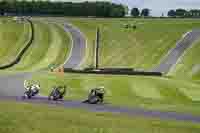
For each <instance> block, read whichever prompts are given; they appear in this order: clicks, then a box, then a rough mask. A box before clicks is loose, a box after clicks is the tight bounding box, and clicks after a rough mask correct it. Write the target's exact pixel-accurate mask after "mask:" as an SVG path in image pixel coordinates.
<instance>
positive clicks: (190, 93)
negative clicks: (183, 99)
mask: <svg viewBox="0 0 200 133" xmlns="http://www.w3.org/2000/svg"><path fill="white" fill-rule="evenodd" d="M179 90H180V91H181V92H183V93H184V94H185V95H186V96H187V97H189V98H190V99H191V100H192V101H200V89H189V88H180V89H179Z"/></svg>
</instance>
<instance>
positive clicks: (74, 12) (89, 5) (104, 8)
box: [0, 0, 127, 17]
mask: <svg viewBox="0 0 200 133" xmlns="http://www.w3.org/2000/svg"><path fill="white" fill-rule="evenodd" d="M126 8H127V7H125V6H123V5H121V4H115V3H111V2H80V3H72V2H50V1H34V0H32V1H16V0H13V1H10V2H9V1H7V0H4V1H0V13H1V15H4V14H10V15H59V16H83V17H85V16H95V17H124V16H125V14H126Z"/></svg>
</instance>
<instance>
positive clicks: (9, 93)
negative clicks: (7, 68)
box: [0, 23, 200, 123]
mask: <svg viewBox="0 0 200 133" xmlns="http://www.w3.org/2000/svg"><path fill="white" fill-rule="evenodd" d="M64 29H65V30H66V31H68V32H70V33H71V35H72V39H73V48H72V53H71V56H70V58H69V60H67V61H66V63H65V67H67V68H70V67H72V68H75V67H77V66H78V65H79V64H80V63H81V61H82V59H83V58H84V56H83V54H84V52H85V51H84V50H85V49H84V48H85V46H83V45H85V44H84V42H85V40H84V37H83V36H82V34H81V33H80V31H79V30H77V29H76V28H73V26H72V25H70V24H68V23H66V24H65V25H64ZM197 35H199V32H197V34H196V32H195V34H193V33H192V34H191V35H190V36H188V37H187V38H188V39H189V40H193V38H197ZM193 36H194V37H193ZM183 42H185V41H183ZM186 42H188V43H190V42H191V41H187V39H186ZM178 44H179V43H178ZM184 44H187V43H184ZM83 47H84V48H83ZM186 48H187V47H186ZM186 48H185V47H183V48H182V47H180V46H177V48H176V49H183V50H182V51H184V50H185V49H186ZM172 51H173V50H172ZM172 53H173V52H172ZM176 57H177V56H176ZM164 68H168V67H164ZM156 70H160V69H156ZM31 76H32V73H21V74H6V75H1V76H0V84H1V85H0V100H11V101H18V102H26V103H37V104H48V105H52V106H53V107H54V106H62V107H66V108H81V109H86V110H88V111H91V112H110V113H117V114H125V115H126V114H127V115H133V116H142V117H149V118H157V119H162V120H178V121H186V122H195V123H200V116H195V115H191V114H183V113H176V112H164V111H163V112H162V111H155V110H154V111H153V110H146V109H141V108H126V107H117V106H112V105H88V104H83V103H81V102H80V101H57V102H55V101H48V99H47V98H46V97H35V98H33V99H31V100H27V99H23V98H22V95H23V93H24V84H23V83H24V80H25V79H29V78H31Z"/></svg>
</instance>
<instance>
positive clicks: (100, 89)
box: [97, 86, 105, 93]
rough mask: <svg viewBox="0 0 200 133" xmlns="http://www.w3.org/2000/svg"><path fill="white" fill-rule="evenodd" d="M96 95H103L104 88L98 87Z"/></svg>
mask: <svg viewBox="0 0 200 133" xmlns="http://www.w3.org/2000/svg"><path fill="white" fill-rule="evenodd" d="M97 91H98V93H105V87H104V86H100V87H98V89H97Z"/></svg>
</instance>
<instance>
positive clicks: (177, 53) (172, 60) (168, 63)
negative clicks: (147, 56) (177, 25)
mask: <svg viewBox="0 0 200 133" xmlns="http://www.w3.org/2000/svg"><path fill="white" fill-rule="evenodd" d="M198 39H200V29H199V30H192V31H191V32H188V33H187V34H185V35H184V36H183V38H182V39H181V40H180V41H178V43H177V44H176V47H175V48H173V49H171V50H170V51H169V53H168V54H167V56H165V58H164V59H163V60H162V61H161V63H160V64H159V65H158V66H157V67H155V68H154V69H153V70H152V71H153V72H161V73H168V72H169V71H170V70H171V69H172V68H173V66H174V65H176V64H177V62H178V60H179V59H180V58H181V57H182V55H183V54H184V52H185V51H186V50H187V49H188V48H190V47H191V46H192V44H194V42H195V41H197V40H198Z"/></svg>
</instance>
